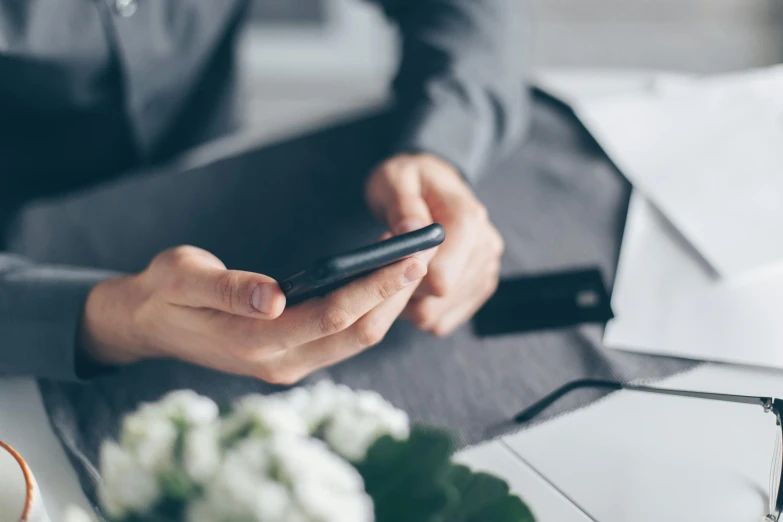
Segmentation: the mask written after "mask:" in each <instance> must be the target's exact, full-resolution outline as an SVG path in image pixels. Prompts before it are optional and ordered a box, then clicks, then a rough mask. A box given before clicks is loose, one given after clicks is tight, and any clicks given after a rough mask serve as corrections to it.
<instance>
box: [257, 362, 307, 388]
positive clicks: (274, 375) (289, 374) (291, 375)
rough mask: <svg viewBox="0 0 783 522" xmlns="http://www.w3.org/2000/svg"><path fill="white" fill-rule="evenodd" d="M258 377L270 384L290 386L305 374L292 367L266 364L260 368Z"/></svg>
mask: <svg viewBox="0 0 783 522" xmlns="http://www.w3.org/2000/svg"><path fill="white" fill-rule="evenodd" d="M256 377H257V378H258V379H261V380H262V381H264V382H268V383H269V384H277V385H280V386H290V385H292V384H296V383H297V382H299V381H300V380H301V379H302V377H303V375H302V374H301V373H300V372H297V371H295V370H293V369H292V368H286V367H282V366H279V367H278V366H265V367H262V368H259V369H258V371H257V372H256Z"/></svg>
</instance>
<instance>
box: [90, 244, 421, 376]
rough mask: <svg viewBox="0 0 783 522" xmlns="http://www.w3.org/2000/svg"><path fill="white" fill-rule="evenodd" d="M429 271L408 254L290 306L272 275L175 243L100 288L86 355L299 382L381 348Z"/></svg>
mask: <svg viewBox="0 0 783 522" xmlns="http://www.w3.org/2000/svg"><path fill="white" fill-rule="evenodd" d="M426 273H427V266H426V264H425V262H424V261H422V259H420V258H419V257H418V256H414V257H410V258H407V259H404V260H402V261H399V262H397V263H394V264H392V265H389V266H387V267H385V268H382V269H380V270H378V271H375V272H373V273H371V274H368V275H367V276H365V277H362V278H361V279H357V280H356V281H353V282H351V283H349V284H348V285H346V286H344V287H342V288H339V289H338V290H335V291H334V292H332V293H330V294H328V295H326V296H324V297H321V298H314V299H311V300H308V301H306V302H304V303H302V304H300V305H298V306H295V307H292V308H289V309H286V308H285V296H284V295H283V292H282V291H281V290H280V287H279V286H278V284H277V282H276V281H275V280H273V279H272V278H270V277H267V276H265V275H261V274H255V273H251V272H242V271H236V270H227V269H226V267H225V265H224V264H223V263H222V262H221V261H220V260H219V259H218V258H217V257H215V256H214V255H212V254H210V253H209V252H207V251H205V250H202V249H200V248H196V247H190V246H181V247H176V248H173V249H170V250H167V251H165V252H163V253H161V254H159V255H158V256H156V257H155V259H153V260H152V262H151V263H150V265H149V266H148V267H147V269H145V270H144V271H142V272H141V273H139V274H135V275H131V276H125V277H119V278H115V279H109V280H106V281H104V282H102V283H99V284H98V285H97V286H95V287H94V288H93V290H92V291H91V292H90V294H89V296H88V298H87V301H86V303H85V308H84V314H83V318H82V324H81V332H80V349H81V353H82V356H83V357H86V358H88V359H90V360H91V361H92V362H96V363H99V364H105V365H121V364H131V363H134V362H137V361H141V360H144V359H151V358H162V357H168V358H177V359H181V360H185V361H188V362H191V363H194V364H198V365H201V366H206V367H209V368H213V369H216V370H220V371H224V372H229V373H235V374H241V375H249V376H253V377H256V378H259V379H262V380H264V381H267V382H270V383H276V384H292V383H294V382H297V381H299V380H300V379H302V378H303V377H305V376H306V375H308V374H310V373H312V372H313V371H315V370H317V369H319V368H322V367H325V366H330V365H332V364H335V363H337V362H339V361H341V360H343V359H346V358H349V357H351V356H353V355H355V354H356V353H358V352H360V351H362V350H364V349H365V348H367V347H369V346H372V345H374V344H377V343H378V342H380V341H381V340H382V339H383V336H384V335H385V334H386V332H387V330H388V329H389V328H390V327H391V325H392V323H393V322H394V320H395V319H396V318H397V317H398V316H399V314H400V313H401V312H402V310H403V309H404V308H405V305H406V304H407V302H408V300H409V299H410V297H411V295H412V294H413V292H414V290H415V287H416V285H415V284H412V283H414V282H415V281H418V280H420V279H421V278H423V277H424V276H425V275H426Z"/></svg>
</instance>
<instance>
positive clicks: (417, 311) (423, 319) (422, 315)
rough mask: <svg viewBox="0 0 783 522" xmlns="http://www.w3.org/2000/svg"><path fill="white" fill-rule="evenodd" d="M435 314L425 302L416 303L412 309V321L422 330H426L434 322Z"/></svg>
mask: <svg viewBox="0 0 783 522" xmlns="http://www.w3.org/2000/svg"><path fill="white" fill-rule="evenodd" d="M432 319H433V314H432V313H431V312H430V311H429V310H428V308H427V307H426V306H424V305H423V304H419V305H416V306H415V307H414V308H413V309H412V310H411V322H412V323H413V324H414V326H416V328H418V329H420V330H426V329H427V328H428V327H429V326H430V324H431V323H432Z"/></svg>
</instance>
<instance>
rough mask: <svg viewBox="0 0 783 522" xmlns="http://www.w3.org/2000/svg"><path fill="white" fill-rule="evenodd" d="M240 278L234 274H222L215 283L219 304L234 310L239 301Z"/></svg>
mask: <svg viewBox="0 0 783 522" xmlns="http://www.w3.org/2000/svg"><path fill="white" fill-rule="evenodd" d="M239 286H240V279H239V276H237V275H236V274H234V273H232V272H226V273H224V274H222V275H221V276H220V277H219V278H218V279H217V282H216V283H215V293H216V294H217V299H218V300H219V302H221V303H223V304H225V305H226V306H228V307H229V308H231V309H234V308H235V307H236V305H237V302H238V300H239Z"/></svg>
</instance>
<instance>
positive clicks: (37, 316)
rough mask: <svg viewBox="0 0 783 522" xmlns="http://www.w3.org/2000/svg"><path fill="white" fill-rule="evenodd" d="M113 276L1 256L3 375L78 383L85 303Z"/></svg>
mask: <svg viewBox="0 0 783 522" xmlns="http://www.w3.org/2000/svg"><path fill="white" fill-rule="evenodd" d="M114 275H116V274H114V273H111V272H104V271H100V270H90V269H78V268H70V267H64V266H51V265H37V264H34V263H31V262H30V261H29V260H26V259H24V258H22V257H18V256H14V255H9V254H5V253H0V375H26V376H34V377H43V378H51V379H58V380H78V378H79V377H78V375H77V372H76V348H77V338H78V330H79V324H80V322H81V316H82V309H83V308H84V302H85V299H86V298H87V294H88V293H89V292H90V290H91V289H92V287H93V286H94V285H96V284H97V283H98V282H100V281H102V280H104V279H107V278H109V277H113V276H114Z"/></svg>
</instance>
